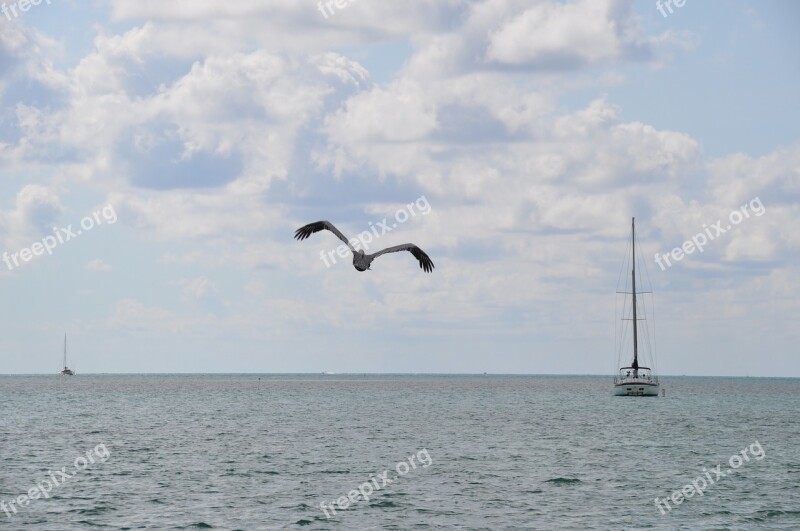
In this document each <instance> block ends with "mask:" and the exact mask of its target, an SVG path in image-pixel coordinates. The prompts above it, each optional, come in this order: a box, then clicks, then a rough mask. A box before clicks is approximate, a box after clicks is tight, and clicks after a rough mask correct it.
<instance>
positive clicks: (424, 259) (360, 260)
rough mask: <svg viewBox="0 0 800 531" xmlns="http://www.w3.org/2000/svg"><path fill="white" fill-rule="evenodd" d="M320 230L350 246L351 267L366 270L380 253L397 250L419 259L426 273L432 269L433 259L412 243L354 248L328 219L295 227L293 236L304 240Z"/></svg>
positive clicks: (420, 265)
mask: <svg viewBox="0 0 800 531" xmlns="http://www.w3.org/2000/svg"><path fill="white" fill-rule="evenodd" d="M321 230H329V231H331V232H332V233H334V234H335V235H336V236H337V237H338V238H339V239H340V240H342V241H343V242H344V243H346V244H347V247H349V248H350V251H352V252H353V267H355V268H356V269H357V270H358V271H368V270H370V269H371V268H370V265H371V264H372V261H373V260H375V259H376V258H377V257H379V256H380V255H382V254H386V253H396V252H398V251H408V252H410V253H411V254H413V255H414V258H416V259H417V260H418V261H419V267H420V268H421V269H422V270H423V271H425V272H426V273H430V272H431V271H433V267H434V266H433V261H431V259H430V257H429V256H428V255H427V254H426V253H425V251H423V250H422V249H420V248H419V247H417V246H416V245H414V244H413V243H404V244H402V245H395V246H394V247H387V248H386V249H383V250H380V251H378V252H377V253H373V254H366V253H364V251H362V250H361V249H358V250H356V249H355V248H354V247H353V246H352V245H351V244H350V242H349V241H348V240H347V238H345V237H344V234H342V233H341V231H339V229H337V228H336V227H334V226H333V224H332V223H331V222H330V221H316V222H314V223H309V224H308V225H304V226H302V227H300V228H299V229H297V230H296V231H295V233H294V237H295V238H297V239H298V240H305V239H306V238H308V237H309V236H311V235H312V234H314V233H315V232H319V231H321Z"/></svg>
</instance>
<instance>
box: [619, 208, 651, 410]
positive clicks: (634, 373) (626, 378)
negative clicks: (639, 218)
mask: <svg viewBox="0 0 800 531" xmlns="http://www.w3.org/2000/svg"><path fill="white" fill-rule="evenodd" d="M618 293H624V294H626V295H627V294H629V295H631V318H630V319H628V318H625V317H623V321H632V322H633V325H632V329H633V334H632V335H633V361H632V362H631V364H630V365H629V366H627V367H621V368H620V369H619V373H618V374H617V376H615V377H614V395H615V396H658V389H659V383H658V377H657V376H656V375H655V374H654V373H653V370H652V369H651V368H650V367H645V366H643V365H640V364H639V357H640V356H639V321H644V320H646V319H645V318H640V317H638V314H637V291H636V219H635V218H631V291H630V292H628V291H622V292H618ZM642 293H649V292H643V291H641V290H639V293H638V294H642ZM623 313H624V310H623ZM645 330H646V328H645ZM623 342H624V337H623Z"/></svg>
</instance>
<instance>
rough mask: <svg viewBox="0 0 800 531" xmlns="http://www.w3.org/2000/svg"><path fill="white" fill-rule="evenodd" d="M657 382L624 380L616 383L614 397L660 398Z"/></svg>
mask: <svg viewBox="0 0 800 531" xmlns="http://www.w3.org/2000/svg"><path fill="white" fill-rule="evenodd" d="M659 387H660V386H659V384H658V383H657V382H642V381H636V380H633V379H631V380H627V381H626V380H622V381H618V382H616V383H614V396H658V389H659Z"/></svg>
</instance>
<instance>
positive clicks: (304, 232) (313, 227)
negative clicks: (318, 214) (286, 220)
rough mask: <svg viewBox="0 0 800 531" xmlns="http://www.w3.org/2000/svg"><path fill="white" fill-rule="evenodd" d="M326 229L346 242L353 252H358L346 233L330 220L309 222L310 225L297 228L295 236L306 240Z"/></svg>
mask: <svg viewBox="0 0 800 531" xmlns="http://www.w3.org/2000/svg"><path fill="white" fill-rule="evenodd" d="M325 229H327V230H329V231H331V232H332V233H334V234H335V235H336V236H337V237H338V238H339V239H340V240H342V241H343V242H344V243H346V244H347V246H348V247H349V248H350V250H351V251H352V252H354V253H355V252H356V250H355V249H353V246H352V245H350V242H349V241H347V238H345V237H344V234H342V233H341V231H339V229H337V228H336V227H334V226H333V223H331V222H330V221H316V222H314V223H309V224H308V225H304V226H302V227H300V228H299V229H297V230H296V231H294V237H295V238H297V239H298V240H305V239H306V238H308V237H309V236H311V235H312V234H314V233H315V232H319V231H321V230H325Z"/></svg>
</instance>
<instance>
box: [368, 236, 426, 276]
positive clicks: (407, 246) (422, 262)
mask: <svg viewBox="0 0 800 531" xmlns="http://www.w3.org/2000/svg"><path fill="white" fill-rule="evenodd" d="M398 251H408V252H410V253H411V254H413V255H414V258H416V259H417V260H419V267H420V268H422V270H423V271H425V272H426V273H430V272H431V271H433V261H432V260H431V257H430V256H428V255H427V254H426V253H425V251H423V250H422V249H420V248H419V247H417V246H416V245H414V244H413V243H404V244H403V245H395V246H394V247H387V248H386V249H383V250H381V251H378V252H377V253H375V254H373V255H372V257H373V258H377V257H379V256H380V255H382V254H386V253H396V252H398Z"/></svg>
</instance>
